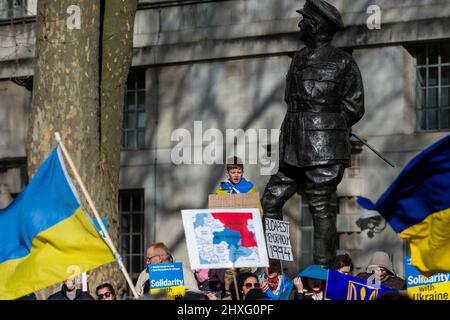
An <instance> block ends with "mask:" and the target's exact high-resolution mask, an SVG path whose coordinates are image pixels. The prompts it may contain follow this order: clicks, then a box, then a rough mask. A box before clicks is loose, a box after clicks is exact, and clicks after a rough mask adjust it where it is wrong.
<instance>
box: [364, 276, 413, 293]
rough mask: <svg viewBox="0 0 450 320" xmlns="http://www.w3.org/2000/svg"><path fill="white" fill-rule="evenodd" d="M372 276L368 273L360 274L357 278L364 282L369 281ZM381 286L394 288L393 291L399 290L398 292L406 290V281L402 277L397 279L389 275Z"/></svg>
mask: <svg viewBox="0 0 450 320" xmlns="http://www.w3.org/2000/svg"><path fill="white" fill-rule="evenodd" d="M370 276H371V274H369V273H367V272H361V273H359V274H358V275H357V276H356V277H357V278H360V279H362V280H367V279H368V278H369V277H370ZM381 284H382V285H383V286H386V287H389V288H392V289H397V290H405V289H406V281H405V280H403V279H402V278H400V277H397V276H396V275H392V274H390V275H387V276H386V277H385V278H384V279H383V280H382V281H381Z"/></svg>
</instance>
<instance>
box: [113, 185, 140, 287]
mask: <svg viewBox="0 0 450 320" xmlns="http://www.w3.org/2000/svg"><path fill="white" fill-rule="evenodd" d="M144 196H145V192H144V189H122V190H119V212H120V226H119V228H120V229H119V239H120V240H119V243H120V245H119V248H120V254H121V256H122V259H123V262H124V264H125V267H126V269H127V271H128V272H129V274H130V277H131V279H132V281H133V283H136V281H137V279H138V278H139V275H140V273H141V272H142V270H144V268H145V255H146V252H145V251H146V250H145V249H146V248H145V240H146V239H145V198H144ZM136 197H137V198H138V199H139V200H138V201H139V204H138V205H137V206H136V204H135V203H134V202H135V200H136ZM124 201H129V202H128V203H127V204H125V203H124ZM126 220H128V221H127V223H126V224H125V222H126ZM135 220H136V221H138V222H139V224H138V225H139V227H140V230H138V231H136V230H135V228H134V227H135V226H137V225H136V224H135ZM136 237H138V238H140V239H139V243H138V245H137V246H136V244H135V243H134V241H135V239H136ZM124 241H126V243H124ZM136 247H137V248H138V249H137V250H136V249H135V248H136ZM136 261H139V262H138V265H137V266H136V265H135V262H136ZM130 293H131V292H128V295H129V294H130Z"/></svg>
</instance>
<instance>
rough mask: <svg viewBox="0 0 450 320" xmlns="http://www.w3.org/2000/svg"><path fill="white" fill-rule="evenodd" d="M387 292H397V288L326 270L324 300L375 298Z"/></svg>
mask: <svg viewBox="0 0 450 320" xmlns="http://www.w3.org/2000/svg"><path fill="white" fill-rule="evenodd" d="M387 292H397V290H395V289H392V288H389V287H386V286H383V285H380V284H378V285H375V284H370V283H367V281H365V280H362V279H359V278H355V277H352V276H348V275H346V274H343V273H340V272H337V271H334V270H328V280H327V287H326V290H325V300H376V299H377V298H378V297H380V296H382V295H383V294H385V293H387Z"/></svg>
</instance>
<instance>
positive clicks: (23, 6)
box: [0, 0, 27, 19]
mask: <svg viewBox="0 0 450 320" xmlns="http://www.w3.org/2000/svg"><path fill="white" fill-rule="evenodd" d="M25 16H27V0H2V1H0V19H15V18H22V17H25Z"/></svg>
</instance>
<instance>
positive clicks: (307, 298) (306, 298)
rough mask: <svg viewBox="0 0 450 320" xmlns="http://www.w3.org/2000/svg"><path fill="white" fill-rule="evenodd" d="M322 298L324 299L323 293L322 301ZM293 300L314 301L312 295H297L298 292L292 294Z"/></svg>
mask: <svg viewBox="0 0 450 320" xmlns="http://www.w3.org/2000/svg"><path fill="white" fill-rule="evenodd" d="M324 297H325V292H323V295H322V300H323V298H324ZM294 300H301V301H315V300H314V299H313V298H312V295H311V294H308V293H299V292H298V291H295V294H294Z"/></svg>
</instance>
